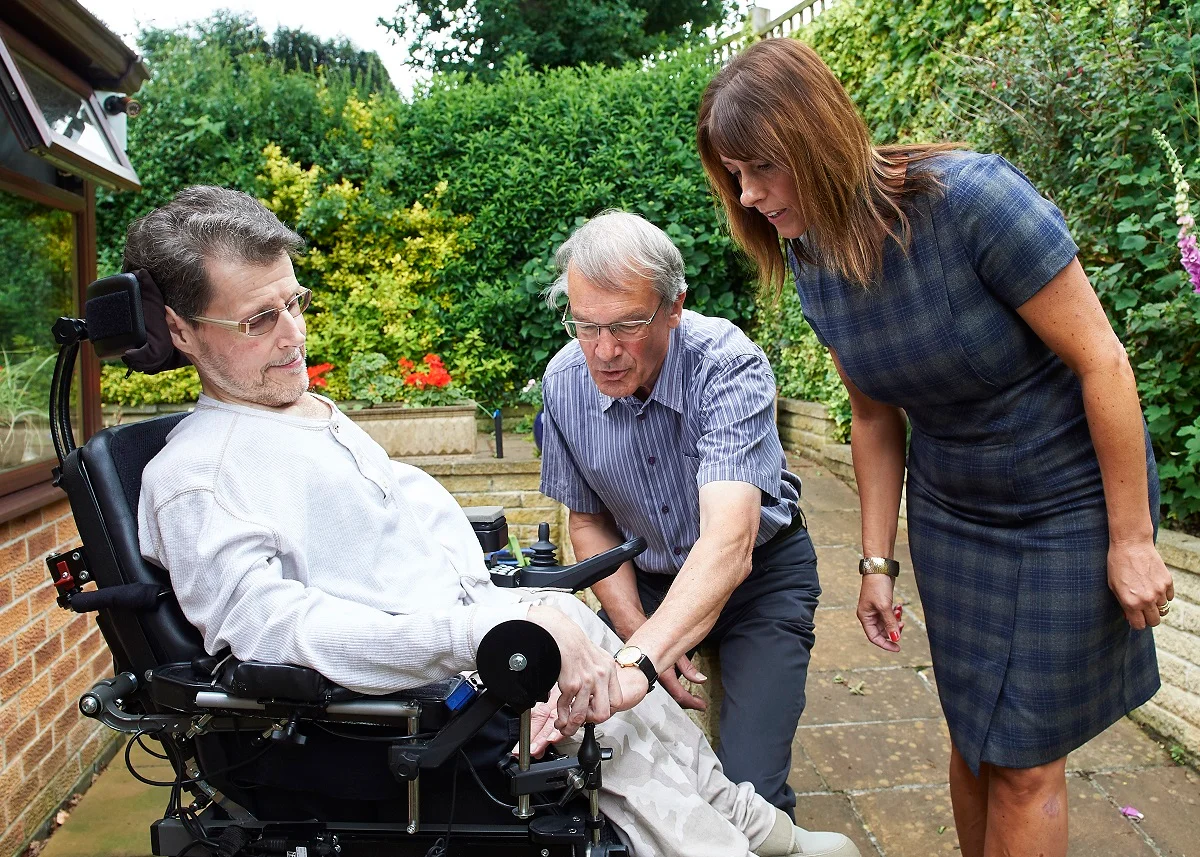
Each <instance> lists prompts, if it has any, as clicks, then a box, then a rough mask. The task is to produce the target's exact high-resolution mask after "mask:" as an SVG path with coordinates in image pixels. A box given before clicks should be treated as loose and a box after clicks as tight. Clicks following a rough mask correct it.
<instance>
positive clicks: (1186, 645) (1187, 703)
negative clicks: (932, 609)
mask: <svg viewBox="0 0 1200 857" xmlns="http://www.w3.org/2000/svg"><path fill="white" fill-rule="evenodd" d="M776 418H777V421H778V424H779V436H780V439H781V440H782V441H783V447H784V449H786V450H788V451H789V452H795V453H798V454H799V455H803V456H804V457H805V458H808V459H810V460H812V461H814V462H816V463H818V464H821V465H823V466H824V467H826V468H828V469H829V471H830V472H831V473H834V474H835V475H837V476H838V477H840V478H841V479H843V480H844V481H845V482H846V483H847V484H849V485H850V487H852V488H854V487H855V483H854V467H853V464H852V462H851V459H850V445H849V444H840V443H834V442H832V441H831V438H832V437H833V428H834V424H833V420H832V419H831V418H830V417H829V415H828V413H827V412H826V410H825V407H824V406H823V405H818V404H817V403H815V402H802V401H798V400H795V399H780V400H779V407H778V409H777V411H776ZM856 490H857V489H856ZM900 508H901V514H902V515H903V513H904V512H903V509H904V504H903V503H902V504H901V506H900ZM1158 550H1159V553H1160V554H1162V558H1163V560H1164V561H1165V562H1166V564H1167V567H1168V568H1170V569H1171V574H1172V575H1173V576H1174V578H1175V602H1174V605H1173V607H1172V609H1171V612H1170V614H1168V615H1167V617H1166V618H1165V619H1164V620H1163V623H1162V625H1160V626H1159V627H1158V629H1157V630H1155V632H1154V642H1155V645H1156V647H1157V649H1158V668H1159V673H1160V675H1161V676H1162V689H1161V690H1160V691H1159V692H1158V693H1157V694H1156V695H1155V697H1154V698H1153V699H1152V700H1150V702H1148V703H1146V704H1145V705H1143V706H1142V707H1141V708H1139V709H1137V710H1136V711H1134V712H1132V713H1131V714H1130V717H1132V718H1133V719H1134V720H1136V721H1138V722H1139V723H1142V724H1145V725H1146V726H1149V727H1150V728H1152V729H1154V730H1155V731H1156V732H1159V733H1161V734H1162V735H1163V736H1165V737H1166V738H1168V739H1170V740H1171V741H1174V742H1176V743H1178V744H1179V746H1181V747H1183V748H1184V749H1185V750H1187V751H1188V752H1189V753H1190V754H1191V755H1192V756H1193V757H1194V758H1195V757H1200V539H1198V538H1196V537H1194V536H1189V535H1185V534H1184V533H1177V532H1174V531H1172V530H1159V533H1158Z"/></svg>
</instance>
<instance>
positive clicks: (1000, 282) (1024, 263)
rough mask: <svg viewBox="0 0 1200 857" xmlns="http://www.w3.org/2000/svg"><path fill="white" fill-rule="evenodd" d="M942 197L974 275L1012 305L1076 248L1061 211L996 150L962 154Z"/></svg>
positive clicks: (1037, 288) (1057, 268)
mask: <svg viewBox="0 0 1200 857" xmlns="http://www.w3.org/2000/svg"><path fill="white" fill-rule="evenodd" d="M964 160H966V163H965V164H964V165H963V166H961V167H960V168H959V169H958V170H957V171H955V172H953V173H952V174H951V175H949V176H948V177H947V181H946V199H947V201H948V204H949V207H950V213H951V216H952V221H953V223H954V225H955V228H956V229H957V230H958V233H959V237H960V238H961V240H962V241H963V244H964V246H965V248H966V252H967V254H968V258H969V259H970V261H971V264H972V265H973V267H974V269H975V273H976V275H977V276H978V277H979V279H980V280H981V281H982V282H983V284H984V285H985V286H986V287H987V288H988V289H989V290H991V292H992V293H993V294H994V295H995V296H996V297H997V298H998V299H999V300H1001V301H1003V302H1004V303H1005V304H1007V305H1008V306H1010V307H1012V308H1014V309H1015V308H1017V307H1019V306H1020V305H1021V304H1023V303H1025V302H1026V301H1027V300H1029V299H1030V298H1031V297H1033V296H1034V295H1035V294H1037V293H1038V292H1039V291H1040V290H1041V288H1042V287H1043V286H1045V285H1046V284H1047V283H1048V282H1050V280H1052V279H1053V278H1054V277H1055V275H1057V274H1058V273H1059V272H1060V271H1061V270H1062V269H1063V268H1065V267H1066V266H1067V265H1068V264H1070V262H1071V260H1072V259H1074V258H1075V256H1076V255H1078V253H1079V247H1078V246H1077V245H1076V244H1075V242H1074V241H1073V240H1072V239H1071V235H1070V233H1069V232H1068V231H1067V224H1066V221H1065V220H1064V219H1063V216H1062V212H1061V211H1059V210H1058V207H1057V206H1055V205H1054V203H1052V202H1050V201H1049V200H1048V199H1046V198H1045V197H1043V196H1042V195H1041V194H1039V193H1038V192H1037V189H1036V188H1035V187H1034V186H1033V184H1032V182H1030V181H1029V179H1027V178H1026V177H1025V174H1024V173H1022V172H1021V171H1020V170H1018V169H1017V168H1016V167H1014V166H1013V165H1012V164H1010V163H1009V162H1008V161H1006V160H1004V158H1002V157H1000V156H999V155H988V156H984V157H978V156H973V157H972V156H964Z"/></svg>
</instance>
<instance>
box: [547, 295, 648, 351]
mask: <svg viewBox="0 0 1200 857" xmlns="http://www.w3.org/2000/svg"><path fill="white" fill-rule="evenodd" d="M663 303H664V301H659V302H658V306H657V307H655V308H654V313H653V314H652V315H651V316H650V317H649V318H648V319H646V320H645V321H615V322H613V323H612V324H595V323H593V322H590V321H576V320H575V319H573V318H568V317H567V316H568V315H570V313H571V305H570V304H567V306H566V308H565V309H564V310H563V315H562V319H561V321H562V326H563V328H564V329H565V330H566V331H567V335H568V336H570V337H571V338H572V339H578V340H579V341H580V342H595V341H596V340H597V339H599V338H600V331H601V330H603V329H607V330H608V332H609V333H611V334H612V338H613V339H615V340H616V341H617V342H636V341H637V340H639V339H645V338H646V337H647V336H649V335H650V325H651V324H652V323H653V321H654V317H655V316H657V315H658V311H659V310H660V309H662V307H663Z"/></svg>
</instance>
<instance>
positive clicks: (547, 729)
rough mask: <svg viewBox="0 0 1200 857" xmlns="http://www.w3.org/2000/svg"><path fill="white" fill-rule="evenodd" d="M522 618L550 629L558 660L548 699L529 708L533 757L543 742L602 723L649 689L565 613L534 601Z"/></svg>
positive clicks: (642, 677)
mask: <svg viewBox="0 0 1200 857" xmlns="http://www.w3.org/2000/svg"><path fill="white" fill-rule="evenodd" d="M528 618H529V621H531V622H535V623H537V624H538V625H540V626H542V627H543V628H545V629H546V630H547V631H549V632H550V635H551V636H552V637H554V641H555V642H556V643H557V644H558V651H559V654H560V655H561V658H562V668H561V670H560V672H559V674H558V683H557V684H556V685H555V686H554V689H553V690H551V692H550V698H549V699H548V700H547V701H546V702H539V703H538V704H537V705H535V706H534V707H533V712H532V729H531V733H532V736H533V742H532V744H531V752H532V754H533V755H534V756H540V755H542V753H543V752H545V750H546V746H547V745H548V744H552V743H554V742H555V741H559V740H561V739H562V738H564V737H568V738H569V737H570V736H571V735H574V734H575V732H576V731H578V729H579V727H580V726H582V725H583V724H584V723H585V722H590V723H603V722H604V721H605V720H607V719H608V718H610V717H612V715H614V714H616V713H617V712H618V711H627V710H628V709H630V708H633V706H635V705H637V704H638V703H639V702H641V701H642V699H643V698H644V697H645V696H646V693H647V692H648V691H649V687H648V683H647V681H646V676H645V675H643V674H642V671H641V670H638V669H626V668H623V667H620V666H618V665H617V662H616V661H615V660H613V655H612V652H606V651H604V650H603V649H601V648H600V647H599V646H597V645H596V644H595V643H593V642H592V641H591V640H590V639H588V637H587V635H586V634H585V633H584V632H583V629H581V628H580V627H579V626H578V625H576V624H575V622H573V621H572V620H571V619H570V618H569V617H568V616H567V615H566V614H565V613H562V612H561V611H559V610H557V609H555V608H553V607H549V606H544V605H537V606H533V607H530V608H529V616H528Z"/></svg>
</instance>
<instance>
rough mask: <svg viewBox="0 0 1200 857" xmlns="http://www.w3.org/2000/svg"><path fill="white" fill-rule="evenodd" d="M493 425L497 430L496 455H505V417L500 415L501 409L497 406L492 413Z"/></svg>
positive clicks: (499, 456)
mask: <svg viewBox="0 0 1200 857" xmlns="http://www.w3.org/2000/svg"><path fill="white" fill-rule="evenodd" d="M492 425H493V426H494V428H495V431H496V457H497V458H503V457H504V418H503V417H502V416H501V415H500V409H499V408H496V411H495V413H493V414H492Z"/></svg>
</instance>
